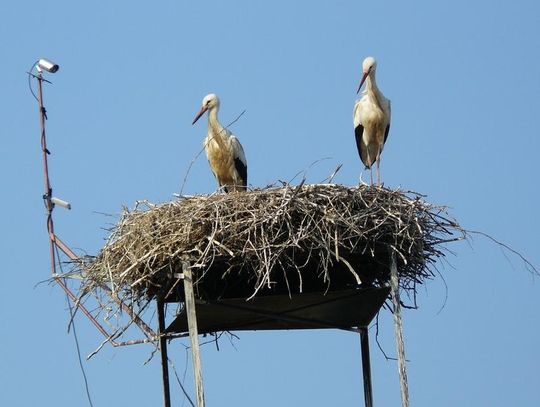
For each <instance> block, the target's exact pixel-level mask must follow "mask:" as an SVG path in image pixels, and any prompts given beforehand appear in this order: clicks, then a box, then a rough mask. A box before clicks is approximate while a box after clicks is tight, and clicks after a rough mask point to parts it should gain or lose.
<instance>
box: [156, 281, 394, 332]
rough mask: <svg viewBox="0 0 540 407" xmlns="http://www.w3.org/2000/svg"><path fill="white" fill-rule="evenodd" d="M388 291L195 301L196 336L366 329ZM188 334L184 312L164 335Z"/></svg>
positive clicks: (370, 289) (366, 290)
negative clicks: (297, 330) (245, 332)
mask: <svg viewBox="0 0 540 407" xmlns="http://www.w3.org/2000/svg"><path fill="white" fill-rule="evenodd" d="M389 292H390V288H388V287H383V288H375V287H369V288H358V289H348V290H339V291H330V292H327V293H324V292H319V293H306V294H296V295H293V296H291V297H289V296H287V295H269V296H263V297H255V298H253V299H251V300H249V301H246V299H245V298H231V299H223V300H218V301H201V300H199V299H196V300H195V308H196V315H197V325H198V328H199V333H210V332H219V331H252V330H278V329H324V328H334V329H345V330H356V329H357V328H361V327H367V326H368V325H369V323H370V322H371V320H372V319H373V318H374V317H375V315H376V314H377V312H378V311H379V309H380V308H381V306H382V305H383V303H384V301H385V300H386V298H388V294H389ZM187 332H189V328H188V321H187V315H186V309H185V308H184V309H183V310H182V311H181V312H180V313H179V314H178V315H177V316H176V318H175V319H174V320H173V322H172V323H171V324H170V325H169V327H168V328H167V329H166V333H175V334H176V333H187Z"/></svg>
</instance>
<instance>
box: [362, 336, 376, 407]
mask: <svg viewBox="0 0 540 407" xmlns="http://www.w3.org/2000/svg"><path fill="white" fill-rule="evenodd" d="M360 347H361V348H362V374H363V376H364V401H365V406H366V407H373V392H372V389H371V362H370V358H369V334H368V329H367V327H361V328H360Z"/></svg>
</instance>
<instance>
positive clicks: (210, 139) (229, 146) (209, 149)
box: [193, 94, 247, 192]
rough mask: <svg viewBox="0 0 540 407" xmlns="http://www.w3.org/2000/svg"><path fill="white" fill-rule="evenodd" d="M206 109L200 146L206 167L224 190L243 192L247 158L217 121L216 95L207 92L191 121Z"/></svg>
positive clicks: (237, 142) (233, 138)
mask: <svg viewBox="0 0 540 407" xmlns="http://www.w3.org/2000/svg"><path fill="white" fill-rule="evenodd" d="M206 111H208V134H207V136H206V138H205V139H204V142H203V145H204V149H205V151H206V157H207V158H208V163H209V164H210V168H211V169H212V172H213V174H214V177H215V178H216V180H217V182H218V184H219V186H220V187H222V188H223V189H224V190H225V192H229V191H245V190H246V186H247V160H246V155H245V153H244V149H243V148H242V145H241V144H240V141H239V140H238V139H237V138H236V137H235V136H234V135H233V134H232V133H231V132H230V131H229V130H228V129H226V128H225V127H223V126H222V125H221V123H220V122H219V120H218V115H217V114H218V111H219V98H218V97H217V95H215V94H209V95H207V96H205V98H204V99H203V103H202V107H201V110H200V111H199V113H197V116H195V119H194V120H193V124H194V123H195V122H196V121H197V120H198V119H199V118H200V117H201V116H202V115H203V114H204V113H205V112H206Z"/></svg>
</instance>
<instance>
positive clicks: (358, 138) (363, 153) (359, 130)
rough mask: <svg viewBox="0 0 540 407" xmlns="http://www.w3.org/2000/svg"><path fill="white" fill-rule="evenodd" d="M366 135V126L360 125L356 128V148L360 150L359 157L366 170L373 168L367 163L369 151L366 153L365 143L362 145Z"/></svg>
mask: <svg viewBox="0 0 540 407" xmlns="http://www.w3.org/2000/svg"><path fill="white" fill-rule="evenodd" d="M363 134H364V126H362V125H361V124H359V125H358V126H356V127H355V128H354V137H355V138H356V148H357V149H358V155H359V156H360V159H361V160H362V162H363V163H364V165H365V166H366V168H369V167H370V166H371V163H368V162H366V161H367V151H364V147H365V146H364V143H362V135H363Z"/></svg>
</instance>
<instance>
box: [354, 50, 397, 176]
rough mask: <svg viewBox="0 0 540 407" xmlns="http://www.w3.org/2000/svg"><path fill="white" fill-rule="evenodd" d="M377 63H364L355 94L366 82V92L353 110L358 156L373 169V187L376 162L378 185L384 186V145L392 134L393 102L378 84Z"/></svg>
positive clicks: (372, 59) (369, 58)
mask: <svg viewBox="0 0 540 407" xmlns="http://www.w3.org/2000/svg"><path fill="white" fill-rule="evenodd" d="M376 68H377V61H375V58H373V57H367V58H366V59H364V62H363V63H362V80H361V81H360V85H359V86H358V90H357V91H356V93H358V92H360V89H361V88H362V85H363V84H364V82H366V89H365V90H364V93H363V94H362V97H361V98H360V99H358V100H357V101H356V103H355V105H354V109H353V124H354V134H355V136H356V146H357V147H358V154H359V155H360V158H361V160H362V162H363V163H364V165H365V166H366V169H370V171H371V172H370V175H371V184H373V169H372V166H373V163H375V162H377V182H378V183H379V184H380V183H381V174H380V169H379V166H380V163H381V153H382V151H383V147H384V143H385V142H386V139H387V138H388V131H389V130H390V116H391V109H390V100H388V99H386V98H385V97H384V95H383V94H382V92H381V91H380V90H379V88H378V87H377V84H376V83H375V70H376Z"/></svg>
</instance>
